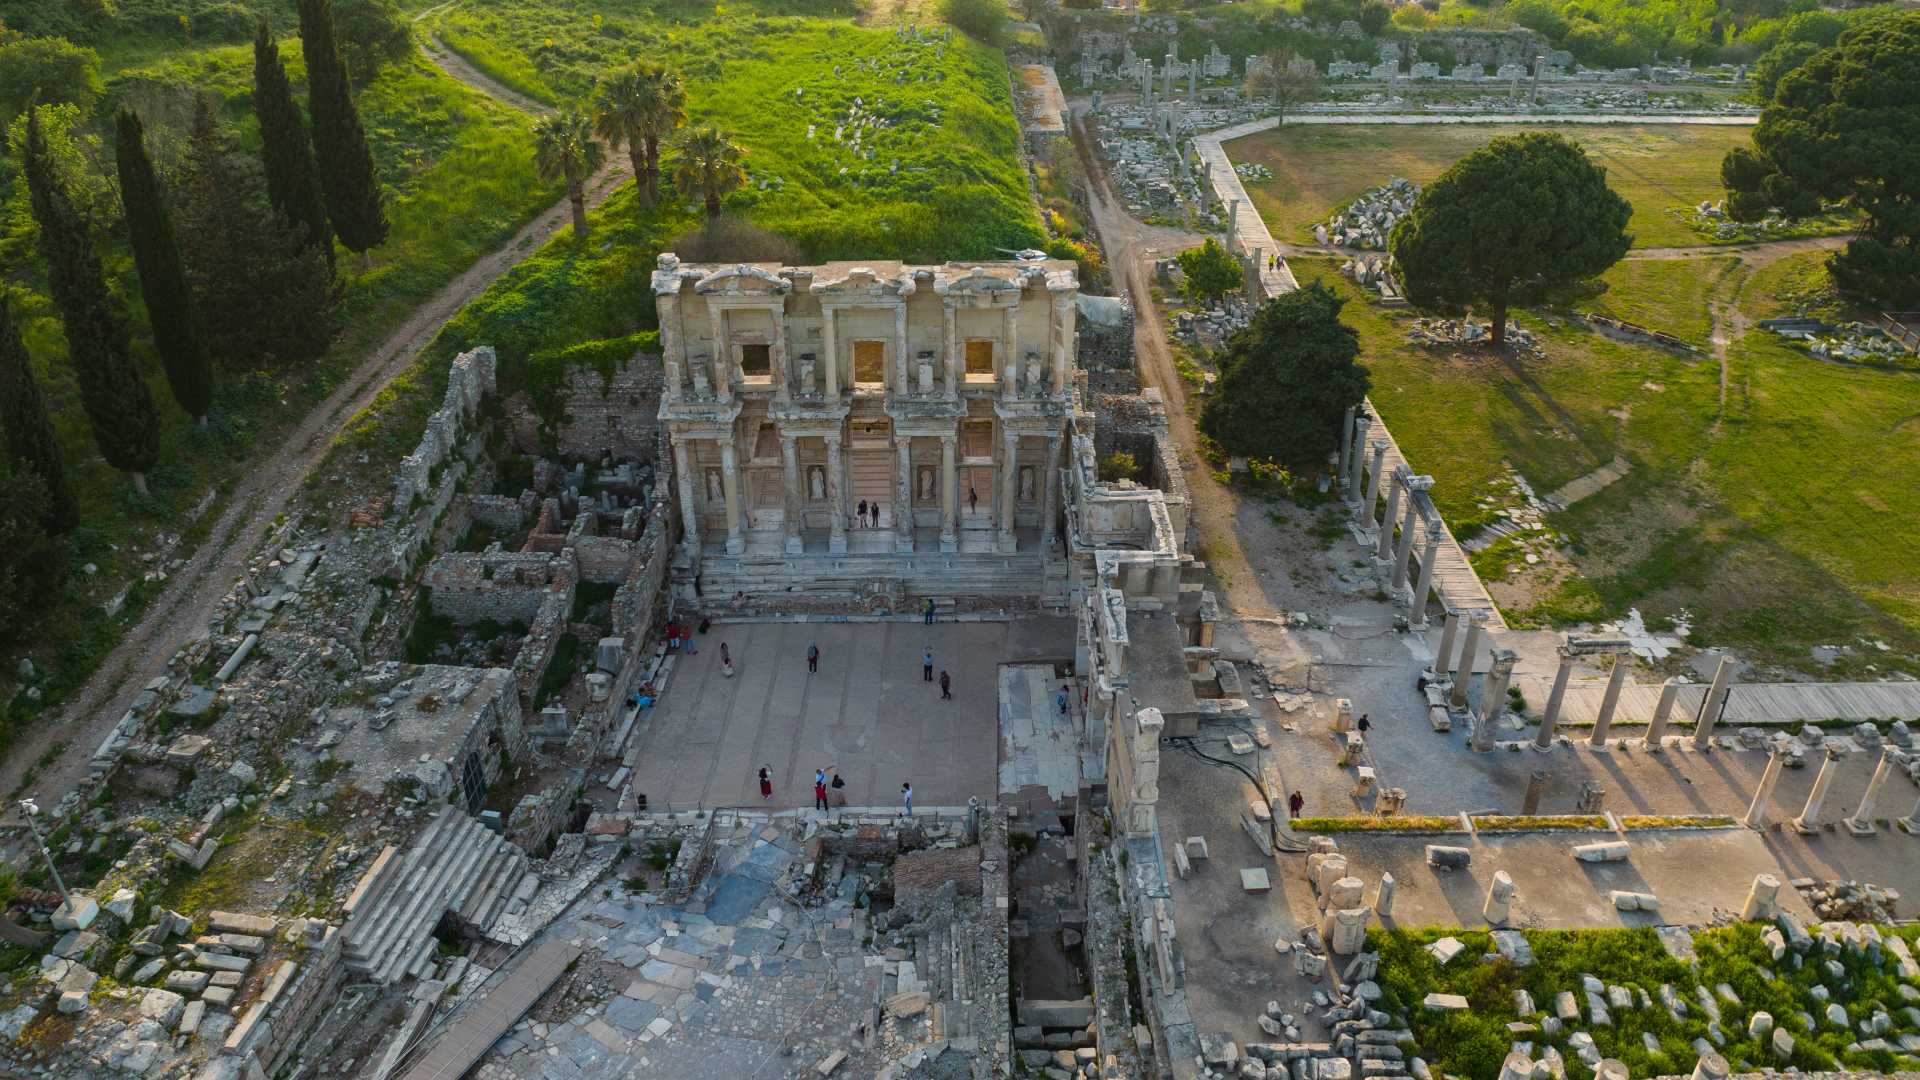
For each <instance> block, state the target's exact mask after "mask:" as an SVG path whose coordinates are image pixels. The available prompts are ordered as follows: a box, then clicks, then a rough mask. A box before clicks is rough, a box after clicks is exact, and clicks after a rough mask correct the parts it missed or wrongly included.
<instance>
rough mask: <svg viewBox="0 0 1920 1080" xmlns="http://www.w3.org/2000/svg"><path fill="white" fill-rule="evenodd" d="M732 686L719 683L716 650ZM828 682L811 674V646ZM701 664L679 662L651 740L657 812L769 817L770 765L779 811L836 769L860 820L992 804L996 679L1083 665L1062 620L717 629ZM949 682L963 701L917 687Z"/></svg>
mask: <svg viewBox="0 0 1920 1080" xmlns="http://www.w3.org/2000/svg"><path fill="white" fill-rule="evenodd" d="M722 642H725V643H726V644H727V647H728V650H729V652H730V653H731V654H732V656H733V663H734V676H733V678H731V679H728V678H725V677H723V676H722V675H721V665H720V645H721V643H722ZM809 642H813V643H816V644H818V645H819V647H820V670H819V672H818V673H817V674H811V675H810V674H808V672H807V660H806V656H807V645H808V643H809ZM698 644H699V648H700V651H699V652H698V653H696V654H695V655H693V656H684V655H683V656H681V657H679V658H678V659H677V660H676V661H675V668H674V671H673V675H672V680H671V682H670V683H669V684H668V686H667V689H666V692H665V694H664V696H663V697H662V699H661V701H660V703H659V705H657V706H656V707H655V708H654V710H653V714H652V716H651V718H650V719H649V721H648V723H647V727H646V729H645V730H644V731H643V732H642V733H641V735H640V737H639V740H638V743H637V746H638V751H637V762H636V764H635V766H634V778H633V787H634V790H635V791H637V792H640V793H643V794H645V795H646V797H647V802H648V806H649V808H650V809H652V810H655V811H661V810H667V809H688V808H692V807H695V806H708V807H712V806H745V805H754V806H758V805H762V803H761V799H760V793H759V791H758V790H757V784H758V780H757V770H758V769H759V768H760V767H761V766H762V765H769V764H770V765H771V766H772V773H773V799H772V805H773V807H774V808H775V809H780V808H790V807H796V806H808V805H810V804H811V803H812V801H813V791H812V785H813V771H814V769H816V768H820V767H823V766H838V768H839V772H840V775H841V776H842V777H843V778H845V780H846V781H847V790H846V794H847V800H848V802H849V803H850V804H851V805H854V806H863V805H867V806H891V805H896V804H897V803H898V800H899V792H900V785H901V783H902V782H907V781H910V782H912V784H913V790H914V803H915V805H918V806H963V805H965V804H966V801H967V799H968V797H969V796H977V797H978V798H979V799H980V800H981V801H982V802H988V803H990V802H992V801H993V799H994V793H995V791H996V790H997V789H998V787H999V777H998V758H999V745H1000V744H999V737H998V720H999V693H998V690H999V686H1000V665H1001V664H1003V663H1009V662H1019V661H1023V660H1025V661H1034V660H1066V659H1071V658H1072V656H1073V630H1072V624H1071V623H1070V622H1069V621H1067V620H1065V619H1059V618H1049V617H1035V618H1026V619H1016V620H1003V621H980V622H971V621H970V622H937V623H935V624H934V625H932V626H926V625H923V624H922V623H920V622H918V621H911V622H909V621H885V622H832V623H829V622H716V623H714V625H713V628H712V630H711V632H710V633H708V634H706V635H705V636H704V637H702V638H701V639H700V640H699V643H698ZM928 645H931V646H932V648H933V658H934V659H933V662H934V675H935V677H936V678H938V676H939V673H940V672H941V671H942V670H944V671H946V672H948V673H949V674H950V675H951V676H952V679H953V700H951V701H942V700H941V699H940V690H939V687H938V685H937V684H936V683H929V682H926V681H924V680H923V679H922V678H921V660H920V656H921V650H922V649H923V648H924V647H926V646H928Z"/></svg>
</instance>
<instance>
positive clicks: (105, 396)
mask: <svg viewBox="0 0 1920 1080" xmlns="http://www.w3.org/2000/svg"><path fill="white" fill-rule="evenodd" d="M21 150H22V154H21V156H22V158H23V159H24V166H25V168H24V171H25V172H26V174H27V190H28V192H29V193H30V195H31V196H32V200H33V216H34V218H35V219H36V220H38V221H39V223H40V254H41V255H42V256H43V257H44V258H45V259H46V260H47V269H48V275H47V286H48V291H49V292H51V293H52V294H53V303H54V306H56V307H58V308H59V309H60V315H61V321H62V322H63V324H64V326H65V329H66V336H67V359H68V361H69V362H71V363H72V364H73V370H74V377H75V381H76V382H77V383H79V386H80V404H81V406H82V408H84V409H85V410H86V413H87V419H88V420H89V421H90V422H91V423H92V426H93V441H94V444H95V445H96V446H98V447H99V448H100V456H101V457H104V458H106V459H107V464H109V465H111V466H113V467H114V468H116V469H120V470H122V471H124V472H126V473H127V474H128V475H129V476H130V477H131V478H132V480H133V486H134V488H135V490H137V491H139V492H140V493H141V494H142V495H144V494H146V493H147V470H148V469H151V468H153V466H154V463H155V462H157V461H159V460H160V414H159V413H158V412H157V411H155V409H154V407H153V398H152V396H151V395H149V394H148V393H147V384H146V383H145V382H144V381H142V380H141V378H140V372H139V371H138V370H137V369H135V367H134V366H133V360H132V358H131V357H130V356H129V355H128V351H127V321H126V318H125V316H124V315H123V314H122V313H121V311H120V307H119V305H118V303H117V302H116V301H115V299H114V297H113V295H112V294H111V293H109V292H108V291H107V279H106V275H105V274H104V273H102V272H101V269H100V256H99V254H98V253H97V252H95V251H94V247H93V239H92V237H91V236H90V235H89V234H88V231H87V224H86V222H85V221H84V220H82V219H81V216H80V213H79V211H78V210H76V209H74V205H73V201H72V200H71V199H69V198H67V193H66V190H65V189H64V188H63V187H62V186H61V184H60V180H59V178H58V177H57V176H56V175H55V174H54V170H53V163H52V161H51V159H50V158H49V157H48V154H47V142H46V139H45V138H44V137H43V136H42V134H41V132H40V122H39V114H38V110H35V111H33V112H30V113H29V114H28V119H27V138H26V144H25V145H24V146H23V147H22V148H21Z"/></svg>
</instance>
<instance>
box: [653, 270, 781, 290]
mask: <svg viewBox="0 0 1920 1080" xmlns="http://www.w3.org/2000/svg"><path fill="white" fill-rule="evenodd" d="M656 276H658V275H657V274H656ZM693 290H694V291H695V292H697V293H700V294H701V295H703V296H709V295H712V294H714V293H719V294H722V295H733V296H785V295H786V294H787V293H790V292H792V291H793V282H791V281H789V280H787V279H786V278H784V277H782V276H780V274H778V273H777V272H775V271H773V270H769V269H767V268H766V267H764V266H755V265H753V264H752V263H736V264H734V265H731V266H721V267H715V268H713V269H711V270H709V271H708V272H707V273H706V274H705V275H704V276H703V277H701V278H700V279H699V280H698V281H695V282H694V283H693Z"/></svg>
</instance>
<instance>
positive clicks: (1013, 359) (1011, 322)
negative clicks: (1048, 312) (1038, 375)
mask: <svg viewBox="0 0 1920 1080" xmlns="http://www.w3.org/2000/svg"><path fill="white" fill-rule="evenodd" d="M1000 324H1001V328H1002V329H1001V331H1000V340H1001V344H1002V345H1003V346H1004V347H1005V349H1006V356H1005V357H1004V360H1005V362H1004V363H1003V364H1002V365H1001V368H1000V388H1001V392H1000V396H1001V397H1003V398H1012V397H1015V396H1017V395H1018V393H1019V388H1020V305H1019V302H1018V301H1016V302H1015V303H1014V305H1013V306H1012V307H1007V308H1001V309H1000Z"/></svg>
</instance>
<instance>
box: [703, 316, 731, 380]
mask: <svg viewBox="0 0 1920 1080" xmlns="http://www.w3.org/2000/svg"><path fill="white" fill-rule="evenodd" d="M725 311H726V309H724V308H722V307H720V306H719V305H717V304H715V303H714V302H713V301H712V300H708V301H707V322H708V324H709V326H710V328H711V329H710V332H711V333H712V334H713V392H714V394H715V396H717V397H718V398H719V399H720V400H721V401H732V400H733V346H731V345H729V344H728V343H727V317H726V314H725Z"/></svg>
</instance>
